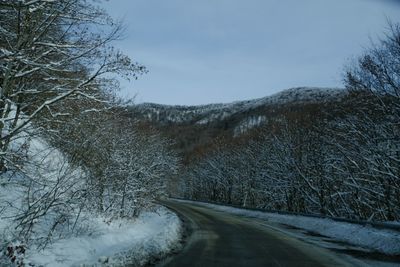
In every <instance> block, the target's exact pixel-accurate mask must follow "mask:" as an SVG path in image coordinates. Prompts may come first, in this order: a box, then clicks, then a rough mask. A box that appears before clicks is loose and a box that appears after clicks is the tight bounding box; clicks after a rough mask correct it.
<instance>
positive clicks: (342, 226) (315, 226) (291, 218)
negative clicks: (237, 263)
mask: <svg viewBox="0 0 400 267" xmlns="http://www.w3.org/2000/svg"><path fill="white" fill-rule="evenodd" d="M177 201H183V202H187V203H193V204H197V205H201V206H205V207H209V208H212V209H214V210H218V211H223V212H229V213H231V214H236V215H241V216H246V217H252V218H258V219H262V220H265V221H268V222H272V223H279V224H285V225H289V226H293V227H297V228H301V229H304V230H306V231H309V232H312V233H317V234H320V235H323V236H327V237H330V238H332V239H335V240H337V241H341V242H346V243H349V244H352V245H356V246H360V247H363V248H366V249H370V250H374V251H378V252H381V253H384V254H388V255H400V232H399V231H395V230H389V229H377V228H374V227H371V226H363V225H358V224H353V223H346V222H337V221H334V220H331V219H328V218H314V217H307V216H299V215H284V214H277V213H268V212H262V211H253V210H246V209H239V208H233V207H228V206H222V205H215V204H210V203H204V202H197V201H186V200H177Z"/></svg>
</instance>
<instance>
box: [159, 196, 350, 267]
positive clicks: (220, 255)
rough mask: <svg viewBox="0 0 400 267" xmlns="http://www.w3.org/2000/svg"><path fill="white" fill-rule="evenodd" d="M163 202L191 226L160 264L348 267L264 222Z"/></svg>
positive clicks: (206, 266)
mask: <svg viewBox="0 0 400 267" xmlns="http://www.w3.org/2000/svg"><path fill="white" fill-rule="evenodd" d="M162 204H163V205H165V206H167V207H168V208H170V209H171V210H173V211H174V212H176V213H178V214H179V215H180V216H181V218H183V219H184V220H185V221H186V225H187V226H188V227H189V230H188V238H187V241H186V244H185V246H184V248H183V249H182V251H181V252H179V253H178V254H176V255H174V256H171V257H169V258H167V259H166V260H164V261H163V262H161V263H159V264H158V266H179V267H180V266H204V267H212V266H218V267H222V266H227V267H228V266H229V267H235V266H249V267H252V266H310V267H311V266H312V267H319V266H348V265H347V264H345V263H344V262H341V260H339V259H337V258H335V256H334V255H330V254H329V252H327V251H325V250H323V249H320V248H317V247H315V246H312V245H310V244H308V243H305V242H302V241H299V240H297V239H295V238H292V237H289V236H286V235H284V234H282V233H279V232H277V231H274V230H273V229H271V228H268V227H266V226H265V221H260V220H257V219H252V218H245V217H240V216H235V215H232V214H229V213H224V212H220V211H215V210H212V209H210V208H207V207H204V206H198V205H196V204H189V203H183V202H178V201H173V200H168V201H162Z"/></svg>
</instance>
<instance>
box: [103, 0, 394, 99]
mask: <svg viewBox="0 0 400 267" xmlns="http://www.w3.org/2000/svg"><path fill="white" fill-rule="evenodd" d="M104 7H105V9H106V10H107V11H108V12H109V13H110V14H111V15H112V16H113V17H114V18H120V19H123V20H124V24H125V25H126V31H125V38H124V39H123V40H121V41H119V42H117V43H116V46H117V47H118V48H120V49H121V50H122V51H124V52H125V53H126V54H128V55H130V56H131V57H132V58H133V59H135V60H136V61H139V62H140V63H142V64H144V65H145V66H146V67H147V68H148V70H149V73H148V74H146V75H144V76H141V77H140V78H139V80H138V81H134V82H131V83H127V82H122V91H121V95H122V96H129V97H131V96H134V95H135V94H137V97H136V102H155V103H162V104H185V105H192V104H205V103H216V102H230V101H235V100H244V99H252V98H257V97H263V96H267V95H270V94H273V93H275V92H278V91H281V90H283V89H287V88H291V87H297V86H322V87H342V76H341V75H342V72H343V66H344V64H345V63H346V62H349V61H350V60H351V58H352V57H354V56H357V55H359V54H361V53H362V51H363V48H365V47H368V46H369V45H370V38H372V39H376V38H377V36H379V35H380V34H381V33H382V32H383V31H384V30H385V28H386V27H387V24H386V21H387V19H388V18H389V19H390V20H392V21H393V22H400V1H397V0H111V1H109V2H106V3H105V4H104Z"/></svg>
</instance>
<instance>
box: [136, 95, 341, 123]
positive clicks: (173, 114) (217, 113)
mask: <svg viewBox="0 0 400 267" xmlns="http://www.w3.org/2000/svg"><path fill="white" fill-rule="evenodd" d="M344 95H345V91H344V90H343V89H338V88H316V87H297V88H292V89H288V90H285V91H282V92H279V93H277V94H274V95H271V96H267V97H263V98H259V99H254V100H245V101H237V102H232V103H226V104H209V105H199V106H169V105H160V104H153V103H144V104H139V105H136V106H134V107H133V108H132V112H133V113H134V114H135V115H137V116H138V117H139V119H141V120H148V121H151V122H158V123H161V124H171V123H173V124H184V123H190V124H199V125H203V124H209V123H212V122H215V121H222V120H225V119H227V118H229V117H231V116H232V115H234V114H240V113H245V112H251V111H252V110H256V109H258V108H260V107H271V106H279V105H290V104H294V103H295V104H301V103H320V102H326V101H330V100H332V99H337V98H341V97H343V96H344Z"/></svg>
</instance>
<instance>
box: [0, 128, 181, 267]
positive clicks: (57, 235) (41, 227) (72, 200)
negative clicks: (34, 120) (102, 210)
mask: <svg viewBox="0 0 400 267" xmlns="http://www.w3.org/2000/svg"><path fill="white" fill-rule="evenodd" d="M12 149H13V150H15V151H19V152H21V151H25V152H24V153H23V154H24V155H25V157H26V158H25V161H24V162H23V164H21V165H20V166H18V168H16V169H12V170H11V169H10V170H9V171H8V172H6V173H3V174H2V175H0V266H17V263H18V262H23V263H24V264H25V266H48V267H53V266H55V267H57V266H81V265H82V264H86V265H89V266H125V265H127V264H133V265H134V266H141V265H144V264H146V263H147V262H148V261H151V260H152V259H153V258H158V257H161V256H163V255H165V254H167V253H169V252H170V250H171V249H172V248H174V247H175V246H176V245H177V244H178V242H179V239H180V229H181V225H180V220H179V218H178V217H177V216H176V215H175V214H173V213H172V212H170V211H168V210H167V209H165V208H163V207H158V208H155V209H154V210H153V211H147V212H143V213H141V214H140V215H139V217H138V218H136V219H129V220H128V219H116V218H114V219H113V220H110V218H108V217H105V216H103V215H102V214H99V213H97V212H92V211H90V210H88V209H85V208H83V209H81V207H82V201H84V198H83V197H80V196H81V194H84V193H85V191H84V189H85V183H84V176H85V172H84V171H83V170H82V168H80V167H79V166H73V165H72V164H70V163H69V161H68V159H67V158H66V157H65V156H64V155H63V153H62V152H61V151H59V150H58V149H55V148H54V147H52V146H51V145H49V144H48V143H47V142H46V140H45V139H43V138H40V137H38V136H37V135H33V136H29V137H28V136H27V135H26V136H24V135H23V134H22V135H21V136H19V138H17V139H16V140H15V141H14V142H13V144H12ZM21 153H22V152H21ZM13 257H15V258H14V259H13ZM11 261H14V264H13V263H12V262H11Z"/></svg>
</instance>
